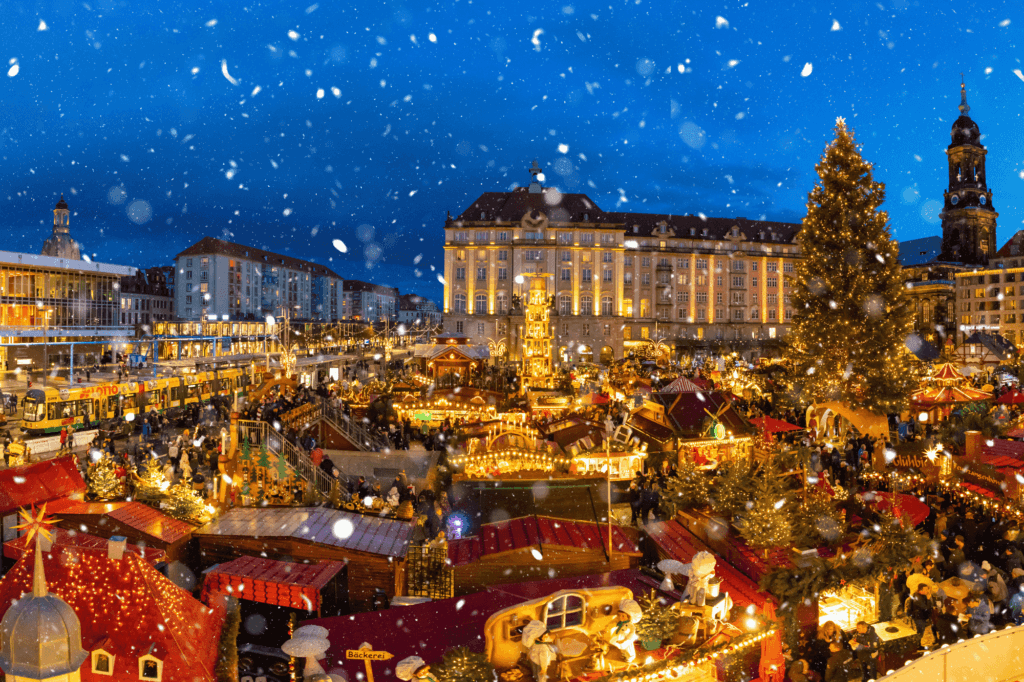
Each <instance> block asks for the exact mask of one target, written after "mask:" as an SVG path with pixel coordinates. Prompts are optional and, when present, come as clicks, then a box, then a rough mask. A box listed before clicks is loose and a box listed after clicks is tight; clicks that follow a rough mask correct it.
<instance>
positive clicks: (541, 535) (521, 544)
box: [448, 516, 640, 566]
mask: <svg viewBox="0 0 1024 682" xmlns="http://www.w3.org/2000/svg"><path fill="white" fill-rule="evenodd" d="M607 538H608V526H605V525H598V524H596V523H588V522H586V521H570V520H566V519H552V518H549V517H546V516H524V517H522V518H518V519H511V520H509V521H501V522H499V523H487V524H484V525H483V526H481V527H480V533H479V534H478V535H474V536H472V537H468V538H461V539H459V540H452V541H451V542H449V543H448V558H449V559H450V560H451V562H452V565H454V566H462V565H465V564H469V563H472V562H474V561H478V560H480V559H482V558H484V557H488V556H492V555H496V554H504V553H507V552H515V551H519V550H523V549H528V548H535V549H537V550H539V551H540V552H543V551H544V547H545V546H551V547H569V548H572V549H578V550H597V551H601V550H603V548H605V547H607V544H608V540H607ZM612 545H613V547H614V549H615V551H616V552H619V553H622V554H639V553H640V549H639V547H638V546H637V541H636V539H635V538H634V537H632V536H631V535H630V533H629V532H628V531H627V530H626V529H625V528H624V527H622V526H612Z"/></svg>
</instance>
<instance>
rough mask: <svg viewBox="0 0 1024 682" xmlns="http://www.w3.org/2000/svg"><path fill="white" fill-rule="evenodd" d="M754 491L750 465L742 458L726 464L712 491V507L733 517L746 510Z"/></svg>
mask: <svg viewBox="0 0 1024 682" xmlns="http://www.w3.org/2000/svg"><path fill="white" fill-rule="evenodd" d="M753 489H754V477H753V471H751V468H750V463H749V462H748V461H747V460H746V459H742V458H741V459H734V460H731V461H729V462H726V463H725V464H723V465H722V475H721V476H720V477H719V478H718V479H717V480H716V481H715V484H714V486H713V487H712V489H711V506H712V508H714V510H715V512H717V513H719V514H722V515H724V516H729V517H731V516H733V515H734V514H738V513H739V512H741V511H743V510H744V508H745V505H746V503H747V502H748V501H749V500H750V496H751V493H752V491H753Z"/></svg>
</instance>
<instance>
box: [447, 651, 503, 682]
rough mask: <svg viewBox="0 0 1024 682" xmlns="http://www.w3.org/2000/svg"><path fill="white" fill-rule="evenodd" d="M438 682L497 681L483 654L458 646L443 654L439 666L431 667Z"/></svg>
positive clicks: (495, 674) (492, 668)
mask: <svg viewBox="0 0 1024 682" xmlns="http://www.w3.org/2000/svg"><path fill="white" fill-rule="evenodd" d="M431 670H432V671H434V672H435V673H436V675H437V679H438V681H439V682H486V681H487V680H496V679H498V674H497V673H496V672H495V671H494V667H493V666H491V663H490V661H488V660H487V656H485V655H484V654H478V653H476V652H475V651H471V650H470V649H469V648H468V647H464V646H460V647H455V648H454V649H449V650H448V651H447V652H445V654H444V658H443V659H442V662H441V665H439V666H437V668H436V670H435V668H434V666H431Z"/></svg>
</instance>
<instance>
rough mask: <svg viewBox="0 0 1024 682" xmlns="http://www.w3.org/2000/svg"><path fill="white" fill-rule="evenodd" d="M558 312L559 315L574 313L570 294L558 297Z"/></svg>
mask: <svg viewBox="0 0 1024 682" xmlns="http://www.w3.org/2000/svg"><path fill="white" fill-rule="evenodd" d="M558 314H559V315H571V314H572V299H571V298H570V297H569V296H566V295H564V294H563V295H562V296H559V297H558Z"/></svg>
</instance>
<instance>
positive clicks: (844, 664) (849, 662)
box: [825, 642, 861, 682]
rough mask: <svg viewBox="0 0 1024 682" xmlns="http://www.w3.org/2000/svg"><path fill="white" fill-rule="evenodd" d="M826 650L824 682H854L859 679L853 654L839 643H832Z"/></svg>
mask: <svg viewBox="0 0 1024 682" xmlns="http://www.w3.org/2000/svg"><path fill="white" fill-rule="evenodd" d="M828 650H829V651H830V652H832V653H831V655H830V656H829V657H828V666H827V667H826V668H825V682H855V681H856V680H860V679H861V673H860V668H859V667H858V665H857V662H856V661H855V660H854V658H853V653H852V652H851V651H850V650H849V649H847V648H845V647H843V645H842V644H840V643H839V642H832V644H830V645H829V647H828Z"/></svg>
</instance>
